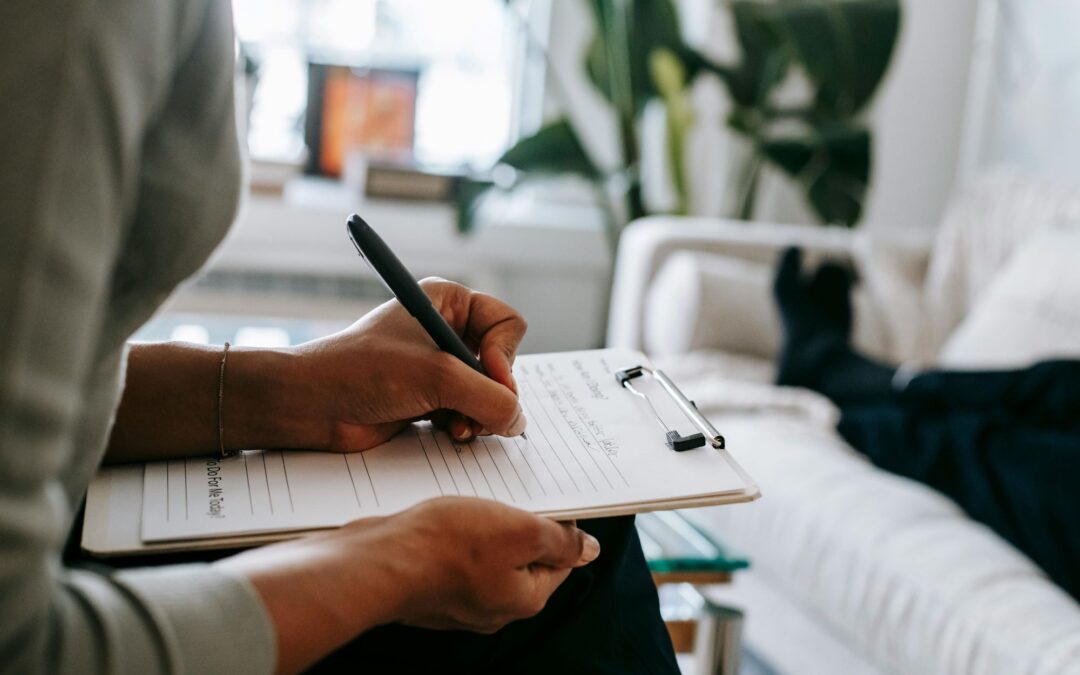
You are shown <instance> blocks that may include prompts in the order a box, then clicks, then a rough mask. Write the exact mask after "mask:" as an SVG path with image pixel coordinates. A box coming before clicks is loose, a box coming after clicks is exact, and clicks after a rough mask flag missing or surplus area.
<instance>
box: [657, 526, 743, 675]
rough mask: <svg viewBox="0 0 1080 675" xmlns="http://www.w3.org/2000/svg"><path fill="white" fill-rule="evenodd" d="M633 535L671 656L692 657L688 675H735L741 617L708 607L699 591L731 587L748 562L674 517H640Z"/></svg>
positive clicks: (735, 612)
mask: <svg viewBox="0 0 1080 675" xmlns="http://www.w3.org/2000/svg"><path fill="white" fill-rule="evenodd" d="M637 529H638V536H639V537H640V538H641V547H642V550H643V551H644V552H645V558H646V560H647V561H648V563H649V569H650V571H651V572H652V575H653V580H654V581H655V582H656V585H657V590H658V592H659V594H660V613H661V615H662V616H663V617H664V623H665V624H666V625H667V627H668V632H669V633H670V634H671V641H672V643H673V644H674V646H675V651H676V653H679V654H692V659H691V662H692V663H693V664H694V668H695V670H693V671H690V673H696V674H697V675H736V674H737V673H738V671H739V657H740V653H741V649H742V644H741V643H742V621H743V613H742V612H741V611H740V610H738V609H734V608H731V607H724V606H722V605H718V604H716V603H714V602H712V601H711V600H709V598H708V597H707V596H706V595H705V594H704V593H703V592H702V587H704V586H707V585H709V584H725V583H730V582H731V578H732V575H733V574H734V573H735V572H737V571H738V570H741V569H745V568H747V567H749V566H750V562H749V561H748V560H747V559H746V558H743V557H741V556H738V555H736V554H734V553H732V552H731V551H729V550H727V549H725V548H724V546H723V545H722V544H720V543H719V542H717V541H716V540H715V539H714V538H713V537H711V536H710V535H709V534H708V533H706V532H704V531H702V529H701V528H699V527H697V526H696V525H694V524H693V523H691V522H690V521H689V520H688V519H687V518H685V517H684V516H683V515H681V514H680V513H679V512H678V511H663V512H658V513H645V514H641V515H639V516H638V517H637ZM684 672H685V671H684ZM690 673H687V675H690Z"/></svg>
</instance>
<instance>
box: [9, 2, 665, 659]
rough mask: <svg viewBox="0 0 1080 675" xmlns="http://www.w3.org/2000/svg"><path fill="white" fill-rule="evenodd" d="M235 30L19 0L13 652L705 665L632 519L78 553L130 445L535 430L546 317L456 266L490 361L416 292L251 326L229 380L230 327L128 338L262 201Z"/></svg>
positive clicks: (512, 514) (198, 449)
mask: <svg viewBox="0 0 1080 675" xmlns="http://www.w3.org/2000/svg"><path fill="white" fill-rule="evenodd" d="M233 49H234V39H233V34H232V27H231V17H230V8H229V4H228V3H227V2H225V0H187V1H184V2H180V1H178V0H155V1H153V2H145V1H143V2H134V1H133V0H107V1H106V2H94V3H91V2H87V1H85V0H66V1H61V0H34V1H31V0H11V1H10V2H6V3H4V4H3V6H2V8H0V100H2V101H3V102H4V103H3V106H2V107H0V148H2V149H3V152H2V153H0V259H2V265H0V312H2V314H3V319H2V320H0V504H2V508H0V671H2V672H18V673H36V672H42V673H45V672H48V673H56V672H79V673H94V672H115V673H127V672H132V673H155V672H198V673H221V672H228V673H230V674H231V675H232V674H239V673H264V672H270V671H274V670H276V671H277V672H297V671H301V670H305V669H309V668H311V669H314V670H321V671H323V672H331V671H337V670H344V669H349V670H363V671H364V672H374V673H378V672H385V671H388V670H390V669H391V668H393V669H394V671H395V672H428V671H437V672H463V673H466V672H467V673H475V672H520V673H530V672H537V673H539V672H548V673H549V672H555V671H556V669H559V668H561V669H563V670H564V671H569V672H575V673H589V672H620V673H637V672H640V673H676V672H678V671H677V668H676V665H675V662H674V656H673V654H672V651H671V645H670V641H669V640H668V638H667V634H666V632H665V630H664V627H663V623H662V622H661V621H660V618H659V614H658V607H657V600H656V592H655V588H654V587H653V586H652V582H651V579H650V577H649V575H648V570H647V568H646V566H645V563H644V560H643V557H642V555H641V550H640V544H639V542H638V540H637V538H636V534H635V531H634V527H633V521H632V519H631V518H618V519H605V520H598V521H590V522H582V523H580V524H577V525H575V524H572V523H563V524H560V523H555V522H552V521H549V520H546V519H543V518H539V517H536V516H533V515H531V514H529V513H526V512H523V511H519V510H516V509H513V508H510V507H508V506H504V505H501V504H498V503H495V502H489V501H483V500H476V499H439V500H434V501H430V502H427V503H424V504H421V505H419V506H417V507H415V508H412V509H409V510H407V511H405V512H402V513H399V514H396V515H394V516H389V517H385V518H369V519H364V520H359V521H356V522H353V523H351V524H349V525H347V526H345V527H343V528H340V529H338V530H335V531H330V532H325V533H322V534H319V535H315V536H309V537H305V538H302V539H297V540H294V541H291V542H286V543H282V544H276V545H272V546H267V547H263V548H259V549H254V550H250V551H246V552H242V553H239V554H237V555H233V556H229V557H225V558H222V559H220V560H217V561H214V562H212V563H198V564H186V565H168V566H158V567H143V568H131V569H125V570H110V569H100V568H94V569H91V568H89V567H78V566H65V565H64V564H63V562H62V558H61V550H62V548H63V545H64V541H65V538H66V536H67V533H68V531H69V529H70V528H71V526H72V525H73V524H74V520H75V517H76V514H77V512H78V506H79V503H80V501H81V499H82V497H83V494H84V492H85V489H86V486H87V483H88V482H89V480H90V478H91V476H92V475H93V473H94V471H95V470H96V468H97V467H98V466H99V464H100V463H101V462H103V461H105V462H111V461H133V460H147V459H163V458H170V457H184V456H192V455H206V454H214V453H217V452H220V451H221V450H222V449H223V447H224V448H225V449H237V448H246V447H259V448H295V447H302V448H313V449H320V450H331V451H337V452H357V451H362V450H364V449H367V448H370V447H373V446H375V445H377V444H379V443H380V442H382V441H384V440H386V439H388V438H390V437H391V436H392V435H394V434H395V433H397V432H398V431H400V430H401V429H402V428H404V427H405V426H406V425H407V424H409V423H411V421H413V420H415V419H418V418H424V417H428V418H432V419H433V420H434V421H435V422H436V423H438V424H441V425H445V426H447V427H448V430H449V432H450V433H451V434H452V435H454V436H455V437H456V438H459V439H468V438H470V437H472V436H473V435H475V434H477V433H489V432H490V433H496V434H504V435H512V434H518V433H521V432H522V431H523V430H524V428H525V424H526V422H525V420H524V419H523V417H522V414H521V409H520V406H519V405H518V402H517V396H516V392H515V387H514V381H513V378H512V375H511V365H512V363H513V359H514V355H515V352H516V350H517V347H518V344H519V342H520V340H521V338H522V336H523V335H524V332H525V328H526V326H525V321H524V320H523V319H522V318H521V317H520V316H519V315H518V314H517V313H516V312H515V311H514V310H513V309H512V308H510V307H508V306H507V305H505V304H504V303H502V302H500V301H498V300H496V299H495V298H492V297H490V296H486V295H483V294H481V293H476V292H474V291H471V290H469V289H467V288H464V287H462V286H459V285H457V284H453V283H450V282H446V281H441V280H429V281H426V282H425V283H424V284H423V288H424V290H425V292H426V293H427V294H428V295H429V296H430V297H431V299H432V301H433V303H434V305H435V307H436V308H437V309H438V310H439V311H440V312H441V313H442V315H443V316H444V317H446V318H447V320H448V321H449V322H450V324H451V325H452V326H453V328H454V329H455V330H456V331H458V332H459V333H460V334H461V335H462V336H463V337H464V338H465V340H466V343H467V344H469V346H470V347H472V348H473V349H475V351H476V353H477V354H478V356H479V358H480V360H481V362H482V364H483V367H484V370H485V371H486V373H487V377H485V376H483V375H481V374H479V373H478V372H476V371H474V370H473V369H471V368H469V367H468V366H466V365H465V364H463V363H462V362H460V361H459V360H457V359H455V358H453V357H452V356H450V355H448V354H445V353H443V352H440V351H439V350H438V349H437V348H436V347H435V346H434V345H433V344H432V343H431V340H430V339H429V338H427V336H426V335H425V334H424V333H423V331H422V330H421V328H420V327H419V326H418V325H417V324H416V322H415V321H413V320H412V319H411V317H409V316H408V315H407V314H406V313H405V311H404V310H403V309H402V308H401V306H400V305H398V304H397V303H396V302H389V303H386V304H384V305H383V306H381V307H379V308H378V309H376V310H375V311H373V312H371V313H370V314H368V315H366V316H364V317H363V318H361V319H360V320H359V321H357V322H356V323H355V324H354V325H353V326H351V327H350V328H348V329H347V330H345V331H343V332H341V333H338V334H336V335H332V336H329V337H327V338H324V339H321V340H316V341H314V342H311V343H307V344H304V345H300V346H298V347H295V348H291V349H281V350H255V349H241V348H235V349H233V350H231V351H230V352H229V354H228V379H227V388H226V389H225V391H224V392H222V393H223V395H222V396H221V397H220V398H219V390H218V383H219V378H218V376H219V368H220V364H221V360H222V357H223V355H224V354H223V348H222V347H204V346H197V345H188V344H181V343H169V344H145V345H134V346H128V345H127V344H126V341H127V339H128V337H129V336H130V335H131V333H132V332H133V331H134V330H135V329H137V328H138V327H139V326H140V325H141V324H142V323H144V322H145V321H146V320H147V319H148V318H149V317H150V316H152V314H153V313H154V312H155V311H156V310H157V309H158V308H159V307H160V305H161V304H162V302H163V301H164V300H165V299H166V298H167V297H168V295H169V294H170V293H171V291H172V290H173V289H174V288H175V287H176V285H177V284H179V283H180V282H181V281H182V280H184V279H185V278H187V277H189V276H190V275H191V274H193V273H194V272H195V271H197V269H198V268H199V267H200V266H201V265H202V264H203V262H204V261H205V259H206V258H207V256H208V255H209V254H210V252H211V251H212V250H213V248H214V247H215V246H216V245H217V244H218V243H219V242H220V240H221V239H222V237H223V236H224V234H225V231H226V229H227V226H228V224H229V223H230V222H231V221H232V219H233V217H234V215H235V211H236V208H237V200H238V195H239V193H240V177H241V164H240V157H239V151H238V142H237V136H236V126H235V123H234V114H235V109H234V103H233V69H232V66H233V56H234V54H233ZM219 404H220V405H221V406H222V407H221V410H222V412H223V418H224V420H226V424H225V427H224V428H223V429H222V428H219V426H218V419H219V418H218V406H219ZM526 617H532V618H526ZM433 629H434V630H433Z"/></svg>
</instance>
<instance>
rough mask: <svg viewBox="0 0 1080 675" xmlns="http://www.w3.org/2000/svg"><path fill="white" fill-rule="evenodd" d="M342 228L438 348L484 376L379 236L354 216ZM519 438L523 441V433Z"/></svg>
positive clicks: (452, 331)
mask: <svg viewBox="0 0 1080 675" xmlns="http://www.w3.org/2000/svg"><path fill="white" fill-rule="evenodd" d="M346 229H347V230H348V232H349V239H350V240H351V241H352V243H353V246H355V247H356V252H357V253H359V254H360V257H361V258H363V259H364V262H366V263H367V264H368V265H369V266H371V269H372V270H374V271H375V274H376V276H378V277H379V278H380V279H382V282H383V283H384V284H386V287H387V288H389V289H390V292H391V293H393V294H394V297H396V298H397V299H398V302H400V303H401V305H402V306H403V307H404V308H405V310H406V311H407V312H409V314H411V315H412V317H413V318H414V319H416V320H417V321H418V322H419V323H420V325H421V326H422V327H423V328H424V331H426V332H427V334H428V335H430V336H431V339H432V340H434V341H435V344H436V345H437V346H438V347H439V349H441V350H443V351H444V352H449V353H450V354H453V355H454V356H456V357H457V358H458V359H460V360H461V361H462V362H464V363H465V365H467V366H469V367H470V368H472V369H473V370H475V371H476V372H478V373H480V374H481V375H487V373H485V372H484V366H482V365H481V364H480V360H479V359H477V358H476V355H475V354H473V353H472V352H471V351H470V350H469V348H468V347H466V346H465V343H464V342H462V340H461V338H460V337H459V336H458V334H457V333H456V332H454V329H453V328H451V327H450V324H448V323H446V319H444V318H443V315H442V314H440V313H439V311H438V310H436V309H435V306H434V305H433V304H431V298H429V297H428V296H427V293H425V292H424V289H422V288H420V284H418V283H416V279H415V278H414V277H413V275H412V274H411V273H410V272H409V270H407V269H406V268H405V265H403V264H402V262H401V261H400V260H398V257H397V256H396V255H394V252H393V251H391V250H390V247H389V246H387V245H386V242H385V241H383V240H382V237H380V236H379V235H378V234H376V233H375V230H373V229H372V228H371V226H370V225H368V224H367V223H366V222H365V221H364V219H363V218H361V217H360V216H358V215H357V214H355V213H354V214H352V215H351V216H349V220H348V223H347V224H346ZM521 436H522V438H526V439H527V437H526V436H525V434H524V433H522V434H521Z"/></svg>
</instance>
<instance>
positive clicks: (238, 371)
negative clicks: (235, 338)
mask: <svg viewBox="0 0 1080 675" xmlns="http://www.w3.org/2000/svg"><path fill="white" fill-rule="evenodd" d="M310 385H311V383H310V381H309V378H307V377H305V375H304V373H303V371H302V357H301V356H300V355H298V354H296V353H295V352H294V351H293V350H290V349H254V348H245V347H233V348H232V349H230V351H229V359H228V364H227V369H226V373H225V390H224V399H223V405H224V441H225V445H226V447H228V448H240V449H280V448H311V449H324V448H326V447H328V445H329V437H330V429H329V428H328V425H326V424H323V423H321V420H322V419H323V417H324V412H325V411H324V410H323V408H322V406H320V405H319V403H318V401H317V397H316V396H315V394H316V392H315V391H313V390H312V389H311V386H310Z"/></svg>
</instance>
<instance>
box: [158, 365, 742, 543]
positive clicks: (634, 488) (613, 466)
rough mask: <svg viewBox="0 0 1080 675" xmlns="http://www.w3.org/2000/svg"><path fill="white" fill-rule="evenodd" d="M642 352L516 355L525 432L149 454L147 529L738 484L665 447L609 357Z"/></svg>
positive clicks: (666, 403)
mask: <svg viewBox="0 0 1080 675" xmlns="http://www.w3.org/2000/svg"><path fill="white" fill-rule="evenodd" d="M643 361H644V357H643V356H642V355H641V354H639V353H637V352H633V351H626V350H597V351H587V352H567V353H563V354H546V355H533V356H522V357H519V358H518V360H517V363H516V364H515V366H514V376H515V379H516V380H517V383H518V390H519V396H520V400H521V404H522V408H523V410H524V413H525V416H526V418H527V420H528V424H529V426H528V430H527V436H528V438H527V439H525V438H521V437H515V438H502V437H498V436H484V437H479V438H476V439H474V440H472V441H471V442H469V443H459V442H457V441H455V440H453V439H452V438H450V436H448V435H447V434H446V433H445V432H443V431H441V430H438V429H436V428H434V427H433V426H431V425H430V424H427V423H422V424H415V425H413V426H411V427H410V428H408V429H407V430H405V431H403V432H402V433H401V434H399V435H398V436H397V437H395V438H394V439H392V440H391V441H389V442H387V443H385V444H383V445H381V446H379V447H378V448H374V449H372V450H369V451H366V452H363V453H353V454H336V453H324V452H313V451H277V450H274V451H247V452H243V453H241V454H240V455H239V456H236V457H232V458H228V459H217V458H202V459H188V460H177V461H169V462H156V463H150V464H147V465H146V470H145V473H144V485H143V512H142V539H143V541H144V542H148V543H149V542H161V541H174V540H182V539H192V538H203V537H214V536H232V535H239V534H257V533H266V532H279V531H280V532H286V531H290V530H300V529H304V530H306V529H315V528H327V527H336V526H340V525H342V524H344V523H346V522H348V521H350V520H353V519H356V518H362V517H365V516H374V515H385V514H389V513H394V512H397V511H400V510H402V509H405V508H408V507H409V506H412V505H414V504H417V503H419V502H421V501H424V500H426V499H430V498H432V497H438V496H440V495H463V496H475V497H483V498H487V499H495V500H498V501H501V502H505V503H507V504H511V505H513V506H516V507H518V508H522V509H526V510H529V511H533V512H537V513H551V514H556V513H557V514H568V513H570V514H572V513H579V512H580V513H587V512H588V511H589V510H590V509H598V508H608V509H610V508H611V507H624V508H623V510H625V511H632V510H646V509H647V505H648V504H650V503H657V502H663V501H664V500H670V499H686V498H691V497H695V496H710V495H721V494H728V493H732V492H737V491H740V490H743V489H744V488H745V483H744V479H743V477H742V476H741V475H740V474H739V473H738V472H737V471H736V470H735V469H734V467H733V466H732V465H731V463H730V462H729V461H728V460H727V456H726V454H725V453H719V452H717V451H715V450H712V449H709V448H702V449H699V450H695V451H691V452H687V453H675V452H673V451H671V450H669V449H668V448H667V447H666V446H665V444H664V431H663V429H661V428H660V426H659V425H658V424H657V422H656V420H655V418H654V417H653V416H652V414H651V412H650V411H649V410H648V409H647V406H645V405H644V403H643V402H642V401H640V399H638V398H637V397H635V396H633V395H632V394H630V393H629V392H627V391H626V390H624V389H622V388H621V387H619V385H618V383H617V382H616V381H615V377H614V373H615V371H616V370H618V369H620V368H624V367H628V366H632V365H639V364H641V363H643ZM639 382H640V386H639V389H644V390H645V391H646V393H648V394H649V395H650V398H651V400H652V402H653V404H654V405H655V406H656V408H657V411H658V412H659V414H660V416H661V417H662V418H663V419H664V422H665V424H667V425H668V426H669V427H672V428H676V429H678V430H680V431H682V432H683V433H689V432H692V431H696V429H694V428H693V427H692V425H691V423H690V421H689V420H688V419H687V418H686V417H685V416H684V415H683V413H682V412H681V411H680V410H679V409H678V408H677V406H676V405H675V404H674V402H672V401H671V400H670V399H669V398H668V397H667V395H666V394H665V393H664V392H663V391H662V390H661V389H660V388H659V387H658V386H655V385H654V383H651V382H650V381H649V380H646V379H643V380H639Z"/></svg>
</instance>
